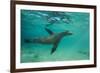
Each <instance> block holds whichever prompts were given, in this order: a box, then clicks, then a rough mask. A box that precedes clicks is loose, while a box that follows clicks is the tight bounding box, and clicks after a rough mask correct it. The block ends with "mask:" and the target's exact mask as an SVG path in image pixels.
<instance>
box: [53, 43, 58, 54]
mask: <svg viewBox="0 0 100 73" xmlns="http://www.w3.org/2000/svg"><path fill="white" fill-rule="evenodd" d="M57 46H58V43H55V44H54V46H53V48H52V50H51V54H53V53H54V52H55V51H56V48H57Z"/></svg>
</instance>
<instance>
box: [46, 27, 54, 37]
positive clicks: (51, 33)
mask: <svg viewBox="0 0 100 73" xmlns="http://www.w3.org/2000/svg"><path fill="white" fill-rule="evenodd" d="M45 30H46V31H47V32H48V33H49V34H50V35H53V34H54V33H53V32H52V31H51V30H49V29H48V28H45Z"/></svg>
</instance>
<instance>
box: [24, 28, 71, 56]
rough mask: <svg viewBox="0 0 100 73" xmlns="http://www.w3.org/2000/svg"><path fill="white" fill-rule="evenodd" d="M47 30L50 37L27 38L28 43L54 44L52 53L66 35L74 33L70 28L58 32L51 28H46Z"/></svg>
mask: <svg viewBox="0 0 100 73" xmlns="http://www.w3.org/2000/svg"><path fill="white" fill-rule="evenodd" d="M45 30H46V31H47V32H48V33H49V34H50V36H48V37H43V38H41V37H40V38H34V39H32V40H29V39H25V42H26V43H40V44H53V48H52V50H51V54H53V53H54V52H55V51H56V48H57V46H58V44H59V42H60V40H61V39H62V38H63V37H64V36H68V35H72V33H71V32H69V31H68V30H66V31H64V32H60V33H58V34H54V33H53V32H52V31H51V30H49V29H47V28H45Z"/></svg>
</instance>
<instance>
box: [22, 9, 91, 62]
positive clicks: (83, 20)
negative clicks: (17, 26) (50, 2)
mask: <svg viewBox="0 0 100 73" xmlns="http://www.w3.org/2000/svg"><path fill="white" fill-rule="evenodd" d="M45 28H48V29H49V30H51V31H52V32H53V33H54V34H58V33H61V32H64V31H66V30H68V31H70V32H72V35H69V36H64V37H63V38H62V39H61V40H60V42H59V44H58V47H57V48H56V51H55V52H54V53H53V54H51V53H50V52H51V50H52V47H53V44H41V43H35V42H31V43H27V42H25V39H34V38H41V37H49V36H50V34H49V33H48V32H47V31H46V30H45ZM89 43H90V42H89V13H85V12H58V11H57V12H54V11H36V10H21V62H22V63H27V62H29V63H30V62H44V61H46V62H48V61H70V60H88V59H89V57H90V56H89V48H90V47H89Z"/></svg>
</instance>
